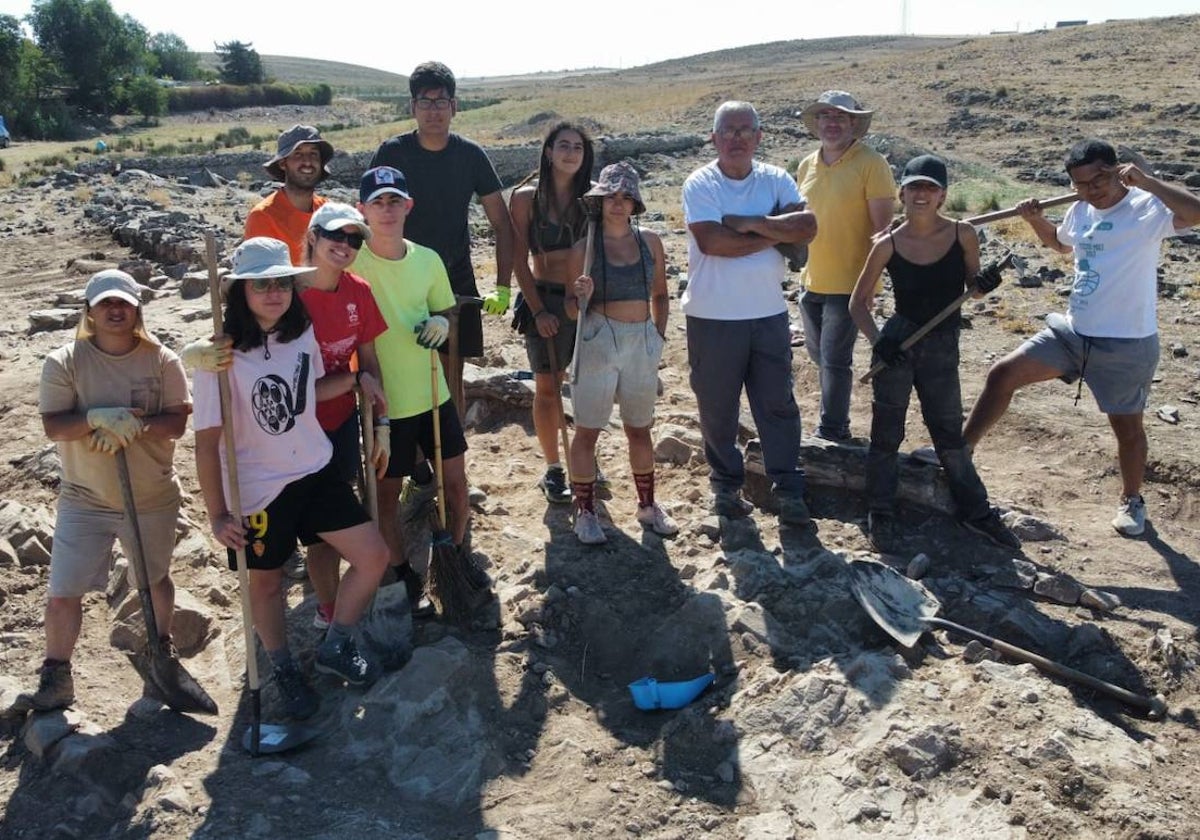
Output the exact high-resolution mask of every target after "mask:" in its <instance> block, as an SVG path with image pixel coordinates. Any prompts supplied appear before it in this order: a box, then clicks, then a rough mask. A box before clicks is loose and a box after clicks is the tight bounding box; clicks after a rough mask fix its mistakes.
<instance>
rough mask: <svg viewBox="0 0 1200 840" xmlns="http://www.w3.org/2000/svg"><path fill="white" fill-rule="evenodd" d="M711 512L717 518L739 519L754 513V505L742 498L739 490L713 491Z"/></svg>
mask: <svg viewBox="0 0 1200 840" xmlns="http://www.w3.org/2000/svg"><path fill="white" fill-rule="evenodd" d="M712 511H713V513H715V514H716V515H717V516H726V517H729V518H730V519H740V518H741V517H743V516H749V515H750V514H751V513H753V512H754V505H752V504H750V503H749V502H748V501H746V500H745V499H744V498H742V491H740V490H714V491H713V501H712Z"/></svg>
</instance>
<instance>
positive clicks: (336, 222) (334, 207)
mask: <svg viewBox="0 0 1200 840" xmlns="http://www.w3.org/2000/svg"><path fill="white" fill-rule="evenodd" d="M346 225H353V226H354V227H356V228H358V230H359V232H360V233H362V235H363V238H364V239H370V238H371V228H370V227H368V226H367V220H366V219H364V218H363V216H362V213H359V212H358V210H357V209H356V208H354V207H351V206H350V205H349V204H342V203H341V202H338V201H326V202H325V203H324V204H322V205H321V206H320V207H318V208H317V212H315V213H313V215H312V218H311V219H309V222H308V227H309V229H310V230H311V229H312V228H321V229H322V230H341V229H342V228H344V227H346Z"/></svg>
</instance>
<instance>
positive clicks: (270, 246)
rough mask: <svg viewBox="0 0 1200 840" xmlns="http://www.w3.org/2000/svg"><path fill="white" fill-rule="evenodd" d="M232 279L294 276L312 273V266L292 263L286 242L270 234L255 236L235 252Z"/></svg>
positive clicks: (313, 269)
mask: <svg viewBox="0 0 1200 840" xmlns="http://www.w3.org/2000/svg"><path fill="white" fill-rule="evenodd" d="M232 261H233V270H232V271H231V272H229V274H228V275H227V276H228V277H229V279H230V280H258V279H260V278H265V277H294V276H296V275H297V274H311V273H312V272H314V271H316V269H315V268H313V267H312V266H305V265H292V254H291V252H290V251H289V250H288V246H287V243H286V242H281V241H280V240H278V239H273V238H271V237H270V236H253V237H251V238H250V239H247V240H246V241H245V242H243V243H242V244H241V245H239V246H237V248H236V249H235V250H234V252H233V260H232Z"/></svg>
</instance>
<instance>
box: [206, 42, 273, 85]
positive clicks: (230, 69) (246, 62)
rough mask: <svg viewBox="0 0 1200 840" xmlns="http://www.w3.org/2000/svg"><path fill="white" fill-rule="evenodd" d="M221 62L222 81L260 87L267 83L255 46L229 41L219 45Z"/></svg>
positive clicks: (218, 50)
mask: <svg viewBox="0 0 1200 840" xmlns="http://www.w3.org/2000/svg"><path fill="white" fill-rule="evenodd" d="M217 56H218V58H219V60H220V62H221V81H223V82H225V83H226V84H231V85H258V84H262V83H263V82H264V81H266V74H265V73H264V72H263V66H262V59H261V58H259V57H258V53H257V52H256V51H255V49H254V45H253V44H243V43H242V42H241V41H228V42H226V43H224V44H217Z"/></svg>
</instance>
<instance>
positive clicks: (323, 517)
mask: <svg viewBox="0 0 1200 840" xmlns="http://www.w3.org/2000/svg"><path fill="white" fill-rule="evenodd" d="M245 520H246V523H247V528H246V539H247V541H248V542H249V545H248V546H246V565H247V566H248V567H249V568H251V569H263V570H270V569H278V568H279V567H280V566H282V565H283V564H284V563H285V562H287V559H288V558H289V557H291V556H292V552H293V551H295V550H296V540H297V538H299V540H300V542H302V543H303V544H304V545H313V544H314V543H319V542H320V541H321V538H320V537H319V536H318V534H321V533H328V532H331V531H343V530H345V529H346V528H353V527H354V526H355V525H362V524H363V523H364V522H370V521H371V517H370V516H369V515H368V514H367V512H366V511H365V510H363V506H362V505H361V504H359V503H358V499H357V498H356V497H355V495H354V490H352V489H351V487H350V485H349V484H347V483H346V482H344V481H342V480H341V479H340V478H338V474H337V468H336V467H334V466H333V464H332V463H329V464H326V465H325V466H324V467H322V468H321V469H320V470H318V471H317V472H315V473H312V474H310V475H306V476H304V478H298V479H296V480H295V481H293V482H292V483H291V484H289V485H287V486H286V487H284V488H283V490H281V491H280V493H279V495H278V496H276V497H275V498H274V499H272V500H271V503H270V504H268V505H267V506H266V508H264V509H263V510H260V511H257V512H256V513H251V514H249V515H247V516H246V517H245ZM226 552H227V554H228V556H229V568H230V569H237V554H236V553H235V552H234V551H233V550H232V549H227V550H226Z"/></svg>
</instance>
